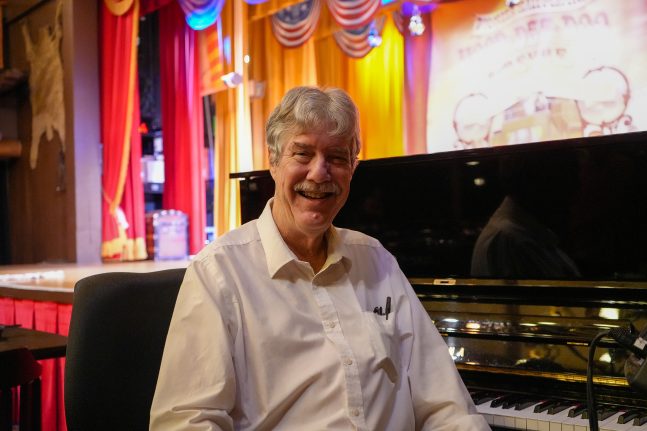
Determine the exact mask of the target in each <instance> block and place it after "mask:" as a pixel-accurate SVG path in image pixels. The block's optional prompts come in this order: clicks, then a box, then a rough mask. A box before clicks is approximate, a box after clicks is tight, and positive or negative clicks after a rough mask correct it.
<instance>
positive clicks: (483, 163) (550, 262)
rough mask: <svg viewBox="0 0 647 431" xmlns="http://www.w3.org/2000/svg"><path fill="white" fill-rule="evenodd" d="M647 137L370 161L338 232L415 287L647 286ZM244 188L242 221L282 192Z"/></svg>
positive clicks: (259, 184) (262, 177)
mask: <svg viewBox="0 0 647 431" xmlns="http://www.w3.org/2000/svg"><path fill="white" fill-rule="evenodd" d="M645 172H647V133H646V132H640V133H632V134H625V135H613V136H603V137H596V138H580V139H571V140H564V141H554V142H542V143H536V144H524V145H519V146H507V147H496V148H483V149H478V150H465V151H456V152H447V153H438V154H427V155H417V156H407V157H395V158H388V159H378V160H367V161H362V162H361V163H360V165H359V167H358V169H357V171H356V173H355V175H354V177H353V181H352V183H351V192H350V196H349V198H348V201H347V203H346V205H345V206H344V208H343V209H342V210H341V211H340V213H339V214H338V216H337V218H336V219H335V225H336V226H339V227H347V228H351V229H355V230H359V231H362V232H364V233H367V234H369V235H371V236H373V237H375V238H377V239H379V240H380V241H381V242H382V244H383V245H384V246H385V247H386V248H387V249H389V251H391V252H392V253H393V254H394V255H395V257H396V258H397V259H398V262H399V264H400V266H401V267H402V269H403V271H404V272H405V274H406V275H407V276H408V277H425V278H436V279H440V278H463V279H472V278H479V279H484V280H486V279H505V280H527V279H535V280H571V281H586V280H588V281H597V282H599V281H620V282H631V281H636V282H646V281H647V247H645V244H647V217H646V216H645V214H647V175H645ZM232 177H233V178H241V179H242V180H241V184H240V190H241V207H242V218H243V222H245V221H248V220H251V219H253V218H256V217H258V215H259V214H260V212H261V211H262V208H263V207H264V205H265V202H266V201H267V199H269V198H270V197H271V196H272V195H273V191H274V184H273V181H272V179H271V177H270V176H269V173H268V172H267V171H257V172H251V173H243V174H234V175H232Z"/></svg>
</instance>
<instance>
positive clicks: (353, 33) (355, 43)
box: [333, 16, 385, 58]
mask: <svg viewBox="0 0 647 431" xmlns="http://www.w3.org/2000/svg"><path fill="white" fill-rule="evenodd" d="M384 20H385V17H384V16H381V17H379V18H377V19H376V20H375V21H373V22H371V23H370V24H368V25H365V26H364V27H361V28H357V29H352V30H339V31H336V32H335V33H334V34H333V36H334V38H335V42H337V46H339V48H340V49H341V50H342V51H343V52H344V54H346V55H348V56H349V57H352V58H363V57H365V56H366V55H367V54H368V53H369V52H371V50H372V49H373V48H374V47H376V46H379V44H378V43H377V41H378V38H379V39H380V42H381V36H380V35H381V34H382V29H383V28H384Z"/></svg>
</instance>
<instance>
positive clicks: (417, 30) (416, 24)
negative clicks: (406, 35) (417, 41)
mask: <svg viewBox="0 0 647 431" xmlns="http://www.w3.org/2000/svg"><path fill="white" fill-rule="evenodd" d="M409 32H411V34H412V35H413V36H420V35H421V34H422V33H424V32H425V25H424V24H423V23H422V17H421V16H420V9H419V8H418V6H417V5H413V10H412V11H411V19H409Z"/></svg>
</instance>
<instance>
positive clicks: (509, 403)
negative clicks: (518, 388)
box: [501, 395, 527, 409]
mask: <svg viewBox="0 0 647 431" xmlns="http://www.w3.org/2000/svg"><path fill="white" fill-rule="evenodd" d="M526 399H527V398H526V397H524V396H522V395H519V396H516V397H515V396H513V397H510V398H508V399H507V400H505V401H504V402H503V404H501V408H504V409H511V408H513V407H515V406H516V405H517V404H519V403H520V402H521V401H524V400H526Z"/></svg>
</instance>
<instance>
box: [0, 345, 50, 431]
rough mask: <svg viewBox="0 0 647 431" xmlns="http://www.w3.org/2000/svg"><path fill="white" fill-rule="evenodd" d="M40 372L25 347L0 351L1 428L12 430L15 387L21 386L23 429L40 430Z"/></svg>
mask: <svg viewBox="0 0 647 431" xmlns="http://www.w3.org/2000/svg"><path fill="white" fill-rule="evenodd" d="M41 371H42V368H41V366H40V364H39V363H38V362H36V359H34V355H32V353H31V352H30V351H29V350H28V349H26V348H21V349H15V350H9V351H6V352H0V430H2V431H11V430H12V429H13V418H12V414H13V410H14V409H13V400H14V397H13V394H12V389H14V388H20V403H19V404H20V407H19V412H20V421H19V423H18V424H19V427H20V431H40V429H41V417H40V411H41V409H40V407H41V400H40V393H41V382H40V376H41Z"/></svg>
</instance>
